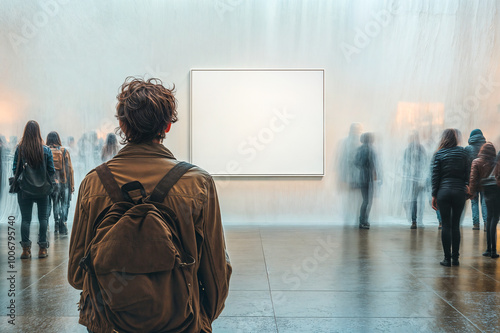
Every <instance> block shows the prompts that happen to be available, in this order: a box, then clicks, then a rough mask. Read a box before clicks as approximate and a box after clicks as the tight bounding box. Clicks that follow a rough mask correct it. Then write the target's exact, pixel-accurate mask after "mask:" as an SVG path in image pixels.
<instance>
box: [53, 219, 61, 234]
mask: <svg viewBox="0 0 500 333" xmlns="http://www.w3.org/2000/svg"><path fill="white" fill-rule="evenodd" d="M59 224H60V222H59V221H56V223H55V228H54V233H55V234H57V233H58V232H59Z"/></svg>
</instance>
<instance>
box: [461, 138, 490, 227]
mask: <svg viewBox="0 0 500 333" xmlns="http://www.w3.org/2000/svg"><path fill="white" fill-rule="evenodd" d="M485 143H486V139H485V138H484V136H483V132H482V131H481V130H480V129H475V130H473V131H472V132H471V133H470V138H469V145H468V146H467V147H465V151H466V152H467V156H468V158H469V165H472V161H474V160H475V159H476V158H477V156H478V154H479V150H480V149H481V147H482V146H483V145H484V144H485ZM479 202H481V212H482V214H483V223H484V231H486V229H487V228H486V221H487V219H488V217H487V215H488V208H487V207H486V203H485V201H484V195H483V193H481V192H478V193H475V195H474V197H473V198H472V199H471V200H470V206H471V209H472V223H473V227H472V230H480V229H481V228H480V225H479V221H480V215H479Z"/></svg>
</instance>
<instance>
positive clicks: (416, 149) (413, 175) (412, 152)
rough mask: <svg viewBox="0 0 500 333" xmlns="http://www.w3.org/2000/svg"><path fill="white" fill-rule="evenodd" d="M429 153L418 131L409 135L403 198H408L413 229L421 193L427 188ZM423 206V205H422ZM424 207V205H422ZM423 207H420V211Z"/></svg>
mask: <svg viewBox="0 0 500 333" xmlns="http://www.w3.org/2000/svg"><path fill="white" fill-rule="evenodd" d="M426 168H427V154H426V152H425V148H424V146H422V145H421V144H420V139H419V135H418V133H417V132H415V133H413V134H412V135H410V137H409V145H408V147H407V148H406V149H405V151H404V156H403V198H406V204H405V208H406V212H407V216H408V220H409V221H410V222H411V227H410V228H411V229H417V213H418V212H419V201H421V193H422V192H423V190H424V189H425V180H426V174H427V173H428V172H427V169H426ZM420 206H421V205H420ZM421 208H422V207H421ZM421 211H422V209H420V212H421Z"/></svg>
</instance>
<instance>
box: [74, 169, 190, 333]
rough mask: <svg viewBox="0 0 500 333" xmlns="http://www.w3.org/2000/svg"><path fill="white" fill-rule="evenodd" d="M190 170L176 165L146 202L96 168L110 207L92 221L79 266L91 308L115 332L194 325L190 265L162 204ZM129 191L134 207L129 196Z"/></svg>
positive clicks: (136, 185)
mask: <svg viewBox="0 0 500 333" xmlns="http://www.w3.org/2000/svg"><path fill="white" fill-rule="evenodd" d="M191 167H193V165H191V164H188V163H185V162H180V163H178V164H177V165H176V166H175V167H174V168H173V169H172V170H170V171H169V172H168V173H167V174H166V175H165V176H164V177H163V179H162V180H161V181H160V183H158V185H157V186H156V188H155V189H154V191H153V192H152V193H151V195H150V196H147V195H146V192H145V190H144V187H143V186H142V184H141V183H140V182H138V181H134V182H130V183H127V184H125V185H123V186H122V187H121V188H120V187H119V186H118V184H117V183H116V180H115V179H114V177H113V175H112V174H111V171H110V170H109V169H108V167H107V166H106V164H102V165H100V166H99V167H97V168H96V171H97V174H98V176H99V178H100V180H101V182H102V183H103V185H104V187H105V189H106V191H107V192H108V194H109V196H110V197H111V199H112V201H113V204H112V205H111V206H109V207H107V208H106V209H104V210H103V211H102V212H101V214H100V215H99V216H98V218H97V219H96V221H95V223H94V225H93V235H94V237H93V239H92V241H91V242H90V244H89V246H88V247H87V249H86V251H85V256H84V257H83V258H82V260H81V262H80V266H81V267H82V268H83V269H84V270H86V272H87V274H86V277H85V279H86V280H87V281H86V283H87V286H88V291H89V293H90V294H93V297H91V299H93V300H97V302H96V303H98V304H92V306H94V307H97V310H98V311H101V312H103V313H104V314H105V317H106V318H107V319H108V321H109V322H110V325H111V326H113V328H114V329H115V330H116V331H119V332H183V331H184V330H185V328H186V327H188V326H189V325H190V324H191V323H192V321H193V320H194V313H193V308H192V304H193V300H192V297H193V292H192V290H193V288H194V287H195V286H194V285H193V280H194V279H193V276H194V274H196V272H194V267H195V265H194V264H195V259H194V258H193V257H192V256H191V255H189V254H188V253H186V252H185V250H184V248H183V241H182V238H181V235H179V233H178V227H177V226H178V224H179V221H178V219H177V217H176V216H175V214H174V212H173V211H172V210H171V209H170V208H168V207H166V206H165V205H164V204H163V201H164V199H165V197H166V196H167V194H168V192H169V191H170V189H171V188H172V187H173V185H174V184H175V183H176V182H177V180H179V179H180V178H181V176H182V175H183V174H184V173H185V172H186V171H187V170H188V169H189V168H191ZM134 191H139V192H140V196H141V198H140V199H139V200H138V201H134V200H133V199H132V197H131V196H130V193H131V192H134ZM134 197H136V196H134ZM196 287H197V286H196ZM158 300H161V301H158ZM138 325H140V326H138Z"/></svg>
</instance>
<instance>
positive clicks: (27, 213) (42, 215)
mask: <svg viewBox="0 0 500 333" xmlns="http://www.w3.org/2000/svg"><path fill="white" fill-rule="evenodd" d="M17 202H18V203H19V208H20V209H21V217H22V220H21V239H22V241H21V246H22V247H28V246H31V240H30V226H31V215H32V213H33V204H34V203H35V202H36V205H37V207H38V221H39V223H40V229H39V233H38V245H40V246H41V247H44V248H48V247H49V242H48V241H47V224H48V221H49V211H50V204H49V196H48V195H47V196H44V197H41V198H34V199H31V198H24V197H23V194H22V192H20V193H18V194H17Z"/></svg>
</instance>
